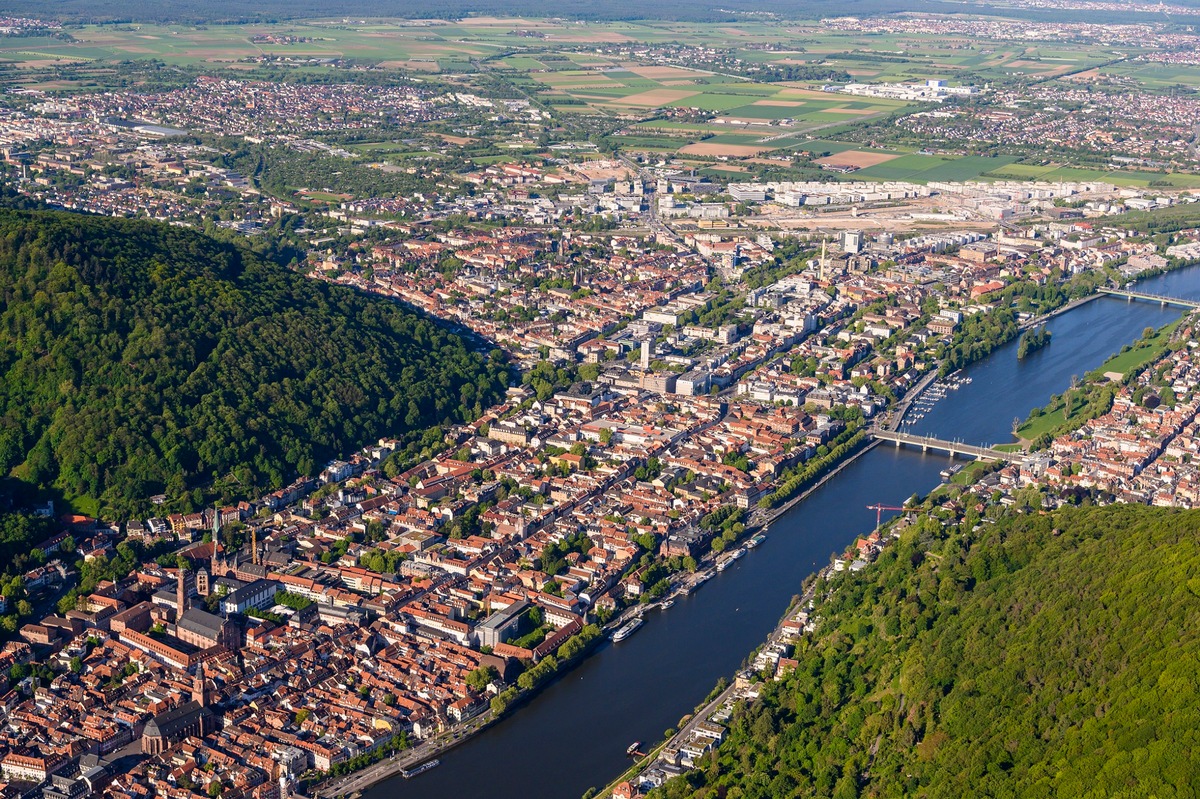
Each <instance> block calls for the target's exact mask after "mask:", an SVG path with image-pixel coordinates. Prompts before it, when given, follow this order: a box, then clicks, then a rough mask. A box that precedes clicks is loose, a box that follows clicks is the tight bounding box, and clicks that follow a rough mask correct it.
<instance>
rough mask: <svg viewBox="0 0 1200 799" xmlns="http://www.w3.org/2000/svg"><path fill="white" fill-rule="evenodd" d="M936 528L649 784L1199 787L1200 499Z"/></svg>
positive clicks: (969, 791) (904, 546)
mask: <svg viewBox="0 0 1200 799" xmlns="http://www.w3.org/2000/svg"><path fill="white" fill-rule="evenodd" d="M921 526H922V528H923V529H922V530H921V532H920V533H919V534H918V533H916V532H911V531H910V532H908V533H906V534H905V536H904V538H903V539H902V540H901V542H899V544H898V545H897V546H893V547H891V548H890V550H889V551H887V552H886V554H884V555H883V556H882V557H881V559H880V561H879V562H878V563H877V564H876V565H873V566H870V567H868V568H867V569H865V570H863V571H862V572H860V573H859V574H857V575H845V576H841V577H837V578H835V580H838V581H844V583H842V584H841V587H839V588H837V590H836V591H835V592H834V593H833V596H832V598H831V599H830V600H828V601H826V602H825V603H824V604H822V605H820V606H819V608H818V611H817V612H818V613H819V615H820V616H821V619H822V620H821V621H820V622H819V623H818V630H817V634H816V638H815V640H813V641H812V642H811V643H810V644H809V645H807V646H805V647H803V648H802V649H801V651H800V652H799V653H798V654H797V656H796V657H797V659H798V660H799V667H798V668H796V669H795V670H794V671H793V672H791V674H790V676H787V677H785V679H784V680H783V681H782V682H781V683H771V684H770V685H769V687H767V688H766V689H765V691H764V694H763V699H762V700H761V701H759V702H758V703H756V704H754V705H751V706H750V707H749V708H748V709H747V710H746V711H745V712H744V713H742V714H741V715H740V716H736V717H735V720H734V722H733V726H732V728H731V730H730V735H729V737H728V739H727V740H726V742H725V743H724V744H723V745H722V746H721V748H720V749H719V753H718V755H717V757H716V759H715V761H713V762H710V763H707V764H706V766H705V767H704V769H703V770H702V771H700V772H698V773H694V774H692V775H691V776H690V778H689V779H688V780H684V779H683V778H678V779H676V780H675V781H674V782H670V783H668V784H667V787H666V789H657V790H656V791H654V792H653V793H652V796H654V797H656V798H660V797H663V796H670V797H683V796H688V797H724V798H725V799H733V797H740V798H741V799H753V798H759V797H761V798H762V799H767V797H770V799H776V797H785V796H787V797H791V796H820V797H829V796H832V797H836V798H837V799H843V798H845V797H856V796H878V797H900V796H912V797H946V798H947V799H950V798H951V797H953V799H958V798H959V797H965V796H970V797H1030V798H1031V799H1033V798H1034V797H1036V798H1037V799H1044V798H1045V797H1068V796H1071V797H1074V796H1094V797H1104V796H1135V795H1136V796H1157V797H1161V798H1162V799H1166V798H1167V797H1182V796H1194V795H1195V793H1194V790H1195V786H1196V775H1197V774H1200V740H1198V738H1200V732H1197V731H1198V730H1200V677H1197V669H1196V664H1197V662H1200V636H1197V635H1196V630H1197V629H1200V512H1194V511H1187V512H1184V511H1175V510H1166V509H1158V508H1149V507H1144V506H1130V505H1119V506H1110V507H1106V508H1083V509H1078V508H1076V509H1066V510H1062V511H1057V512H1054V513H1053V514H1050V515H1046V516H1040V515H1014V516H1010V517H1007V518H1003V519H1001V520H999V521H998V522H997V523H996V524H989V523H985V524H984V525H983V526H982V527H981V528H980V529H979V530H978V531H977V532H975V533H970V532H968V533H967V536H968V537H973V538H974V542H973V543H971V544H970V545H969V546H968V544H967V539H964V537H963V535H962V534H961V533H960V532H959V531H958V529H957V528H956V527H953V526H951V527H950V528H948V529H942V528H941V527H940V525H939V524H937V523H936V522H935V521H934V520H928V519H927V520H925V521H924V522H922V525H921ZM873 753H874V754H873Z"/></svg>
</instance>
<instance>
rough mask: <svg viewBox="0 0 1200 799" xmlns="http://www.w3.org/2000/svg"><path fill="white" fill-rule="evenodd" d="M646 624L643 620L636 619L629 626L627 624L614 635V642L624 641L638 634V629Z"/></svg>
mask: <svg viewBox="0 0 1200 799" xmlns="http://www.w3.org/2000/svg"><path fill="white" fill-rule="evenodd" d="M644 623H645V622H644V621H643V620H642V619H641V618H637V619H634V620H633V621H631V622H629V624H626V625H625V626H624V627H622V628H621V629H619V630H617V631H616V632H615V633H613V641H614V642H620V641H624V640H625V639H626V638H628V637H629V636H631V635H633V634H634V633H635V632H637V629H638V628H639V627H641V626H642V625H643V624H644Z"/></svg>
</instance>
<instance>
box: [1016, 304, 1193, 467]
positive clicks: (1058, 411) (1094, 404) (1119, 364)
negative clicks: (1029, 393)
mask: <svg viewBox="0 0 1200 799" xmlns="http://www.w3.org/2000/svg"><path fill="white" fill-rule="evenodd" d="M1182 322H1183V318H1180V319H1177V320H1176V321H1174V322H1172V323H1170V324H1168V325H1164V326H1163V327H1160V328H1159V329H1158V330H1151V329H1149V328H1147V330H1148V332H1147V333H1146V334H1143V336H1142V337H1141V338H1140V339H1138V340H1137V341H1136V342H1134V343H1133V344H1132V345H1131V346H1128V347H1124V348H1122V350H1121V351H1120V352H1118V353H1116V354H1115V355H1113V356H1111V357H1110V358H1109V359H1108V360H1106V361H1105V362H1104V363H1102V364H1101V365H1100V366H1099V367H1098V368H1096V369H1094V370H1092V371H1091V372H1088V373H1087V374H1086V375H1085V376H1084V379H1083V381H1082V382H1081V383H1080V384H1079V385H1078V386H1077V387H1075V388H1074V389H1068V390H1067V391H1064V392H1063V393H1062V394H1056V395H1054V396H1053V397H1052V398H1051V401H1050V403H1049V404H1048V405H1046V406H1045V407H1042V408H1034V409H1033V411H1032V412H1030V414H1029V418H1027V419H1026V420H1025V422H1024V424H1022V425H1021V426H1020V427H1018V428H1017V435H1018V436H1019V437H1020V439H1021V442H1022V443H1024V444H1031V445H1033V446H1034V447H1035V448H1039V447H1042V446H1045V445H1046V444H1048V443H1049V442H1050V441H1052V440H1053V439H1054V438H1055V437H1057V436H1059V435H1062V434H1063V433H1067V432H1070V431H1072V430H1075V429H1077V428H1079V427H1080V426H1081V425H1083V423H1084V422H1087V421H1088V420H1089V419H1094V418H1096V417H1097V416H1100V415H1102V414H1105V413H1107V412H1108V410H1109V408H1111V407H1112V401H1113V397H1114V396H1115V394H1116V386H1117V385H1120V384H1123V383H1125V382H1128V381H1129V380H1130V379H1131V378H1132V377H1133V376H1134V375H1136V374H1137V373H1138V372H1140V371H1141V370H1142V369H1143V368H1145V366H1146V364H1148V363H1152V362H1154V361H1155V360H1157V359H1158V358H1160V357H1162V354H1163V353H1164V352H1166V351H1167V349H1168V348H1169V347H1170V346H1171V339H1172V336H1173V335H1174V333H1175V331H1176V330H1177V329H1178V327H1179V325H1180V324H1181V323H1182Z"/></svg>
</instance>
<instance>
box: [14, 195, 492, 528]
mask: <svg viewBox="0 0 1200 799" xmlns="http://www.w3.org/2000/svg"><path fill="white" fill-rule="evenodd" d="M506 369H507V367H506V366H505V365H504V364H503V363H501V362H500V361H499V360H498V359H489V358H487V357H485V356H481V355H479V354H477V353H475V352H473V351H471V350H470V349H469V347H468V346H467V344H466V342H464V341H463V339H461V338H460V337H458V336H456V335H454V334H453V333H451V332H448V331H447V330H445V329H443V328H442V327H440V326H439V325H437V324H436V323H434V322H433V321H431V320H429V319H427V318H424V317H422V316H419V315H418V314H416V313H415V312H413V311H411V310H409V309H406V308H404V307H402V306H399V305H397V304H396V303H393V302H390V301H388V300H385V299H382V298H377V297H370V296H365V295H362V294H359V293H357V292H355V291H353V290H351V289H347V288H342V287H335V286H329V285H326V284H323V283H319V282H317V281H313V280H311V279H309V278H306V277H303V276H301V275H298V274H296V273H294V272H291V271H290V270H287V269H285V268H283V267H281V266H278V265H276V264H274V263H270V262H267V261H264V260H262V259H260V258H259V257H257V256H256V255H254V254H253V253H252V252H250V251H249V250H248V249H246V248H245V247H243V246H240V245H231V244H226V243H222V242H219V241H216V240H214V239H212V238H210V237H207V236H204V235H202V234H200V233H196V232H194V231H190V230H186V229H181V228H178V227H171V226H167V225H162V224H157V223H150V222H135V221H126V220H115V219H107V218H101V217H89V216H81V215H76V214H67V213H54V212H38V211H32V212H22V211H9V210H4V211H0V474H9V473H10V472H12V473H14V474H15V475H16V476H18V477H21V478H24V479H25V480H27V481H30V482H32V483H34V484H35V485H38V486H51V485H53V486H56V487H58V488H60V489H62V490H63V491H64V492H65V493H66V494H67V495H68V496H84V497H91V498H94V499H98V500H100V501H101V502H102V503H103V505H104V506H106V507H108V508H111V509H113V510H115V511H117V512H118V513H124V512H127V511H131V510H133V509H138V508H143V509H144V508H145V501H146V499H147V498H148V497H150V496H152V495H154V494H157V493H161V492H165V493H167V495H168V498H170V499H173V500H175V499H179V498H180V497H185V498H186V497H188V496H190V493H191V492H194V491H195V489H196V488H197V487H202V486H205V485H207V484H208V483H210V482H211V481H212V480H213V479H214V478H226V477H228V476H230V475H232V481H234V482H233V484H234V485H237V486H238V487H239V488H238V490H239V493H240V492H244V493H246V494H250V493H251V492H253V491H256V490H259V489H263V488H267V487H271V486H279V485H281V484H285V483H287V482H289V481H291V480H292V479H293V478H294V477H295V476H296V474H297V472H302V473H310V474H311V473H315V472H316V471H319V470H320V469H321V468H322V467H323V466H324V464H325V462H326V460H327V459H329V458H331V457H334V456H336V455H339V454H346V453H348V452H349V451H350V450H352V449H354V448H356V447H359V446H361V445H363V444H366V443H368V442H371V441H374V440H376V439H378V438H379V437H380V436H381V435H396V436H398V435H401V434H403V433H405V432H406V431H412V430H416V429H421V428H426V427H428V426H431V425H436V424H441V423H444V422H451V421H464V420H468V419H470V418H473V417H474V416H475V415H476V414H478V413H479V412H480V411H481V410H482V409H483V408H484V407H486V406H487V405H489V404H491V403H493V402H494V401H496V400H497V399H498V397H499V396H500V395H501V392H502V391H503V388H504V386H505V384H506V381H507V371H506Z"/></svg>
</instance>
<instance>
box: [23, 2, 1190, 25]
mask: <svg viewBox="0 0 1200 799" xmlns="http://www.w3.org/2000/svg"><path fill="white" fill-rule="evenodd" d="M1196 2H1197V0H1174V2H1173V3H1171V5H1182V6H1195V5H1196ZM5 11H6V13H9V14H13V15H22V16H32V17H39V18H43V19H62V20H66V21H69V22H131V23H161V22H194V23H205V22H210V23H220V22H270V21H276V20H287V19H304V18H317V19H329V18H348V19H351V20H360V19H369V18H374V17H399V18H408V19H428V18H431V17H432V18H437V19H458V18H462V17H467V16H470V15H479V16H496V17H502V18H509V17H557V18H565V19H579V20H597V21H619V20H676V21H687V22H731V21H737V20H739V19H744V20H750V21H752V20H759V21H762V20H763V19H764V17H763V16H762V15H763V14H774V15H778V16H779V17H781V18H784V19H821V18H822V17H833V16H845V15H853V16H859V17H863V16H871V15H876V14H895V13H903V12H925V13H942V14H964V13H978V14H990V15H997V16H1004V17H1014V18H1020V19H1034V20H1042V21H1064V20H1077V21H1084V22H1096V23H1100V24H1103V23H1110V24H1111V23H1115V22H1132V21H1141V22H1145V21H1148V20H1154V19H1157V20H1159V21H1162V22H1172V21H1174V22H1178V20H1173V19H1172V18H1171V17H1170V16H1169V15H1168V14H1164V13H1162V12H1156V11H1155V6H1154V5H1152V4H1150V3H1143V4H1134V3H1130V4H1128V5H1127V10H1122V11H1116V10H1113V9H1110V8H1106V9H1103V10H1078V9H1072V10H1064V9H1058V8H1029V7H1014V6H1011V5H1006V4H1003V3H995V4H988V3H986V2H980V3H978V4H963V3H954V2H941V1H940V0H850V2H835V0H808V2H804V3H797V2H795V1H794V0H725V1H724V2H721V3H695V2H690V0H651V1H650V2H644V1H639V2H633V0H610V2H606V3H595V2H592V1H591V0H555V1H554V2H549V1H548V0H443V2H439V3H437V4H435V5H434V6H430V4H429V3H426V2H419V0H371V2H361V0H259V2H256V3H245V2H242V0H155V1H154V2H146V1H145V0H142V1H141V2H139V1H138V0H134V2H127V1H126V0H55V2H53V3H47V2H46V0H10V2H8V3H6V4H5Z"/></svg>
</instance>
